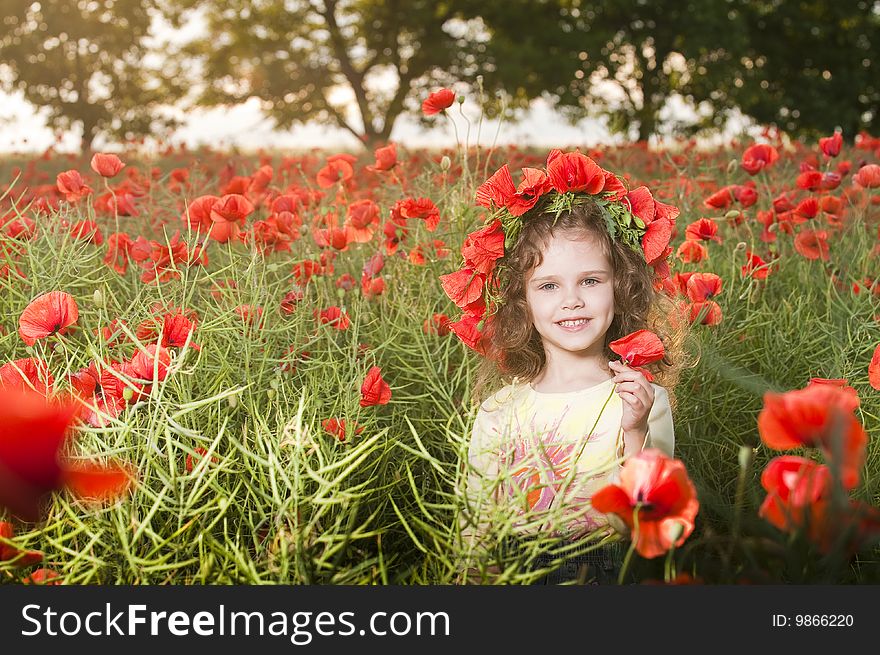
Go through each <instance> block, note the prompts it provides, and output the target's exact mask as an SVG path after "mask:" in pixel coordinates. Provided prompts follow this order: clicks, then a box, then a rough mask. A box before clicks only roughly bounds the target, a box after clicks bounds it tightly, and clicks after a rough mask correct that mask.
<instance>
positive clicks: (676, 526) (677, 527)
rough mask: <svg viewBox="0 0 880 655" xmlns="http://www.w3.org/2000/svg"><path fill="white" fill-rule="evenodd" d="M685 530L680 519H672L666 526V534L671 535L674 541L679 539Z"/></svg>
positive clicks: (670, 537) (671, 539) (670, 538)
mask: <svg viewBox="0 0 880 655" xmlns="http://www.w3.org/2000/svg"><path fill="white" fill-rule="evenodd" d="M682 532H684V526H683V525H682V524H681V522H680V521H671V522H670V523H669V525H668V527H667V528H666V536H667V537H669V540H670V541H671V542H672V543H675V542H676V541H678V539H679V537H681V533H682Z"/></svg>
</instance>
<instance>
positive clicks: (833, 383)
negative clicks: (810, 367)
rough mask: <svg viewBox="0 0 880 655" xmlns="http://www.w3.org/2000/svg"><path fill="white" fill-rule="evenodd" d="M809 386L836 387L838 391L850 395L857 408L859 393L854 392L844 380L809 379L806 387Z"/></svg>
mask: <svg viewBox="0 0 880 655" xmlns="http://www.w3.org/2000/svg"><path fill="white" fill-rule="evenodd" d="M811 384H828V385H831V386H832V387H837V388H838V389H842V390H843V391H845V392H846V393H848V394H851V395H852V397H853V404H854V405H855V406H856V407H858V405H859V402H860V400H859V392H858V391H856V390H855V389H854V388H853V387H851V386H849V383H848V382H847V380H846V378H810V381H809V382H807V386H809V385H811Z"/></svg>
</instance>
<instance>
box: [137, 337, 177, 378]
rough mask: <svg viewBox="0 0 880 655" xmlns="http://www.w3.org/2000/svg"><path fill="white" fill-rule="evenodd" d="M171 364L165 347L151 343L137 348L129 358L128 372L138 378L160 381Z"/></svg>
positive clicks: (166, 373) (169, 355)
mask: <svg viewBox="0 0 880 655" xmlns="http://www.w3.org/2000/svg"><path fill="white" fill-rule="evenodd" d="M169 366H171V353H169V352H168V349H167V348H163V347H162V346H156V344H154V343H151V344H149V345H147V346H145V347H144V348H141V349H139V350H138V351H137V352H136V353H135V354H134V356H133V357H132V358H131V363H130V365H129V369H128V372H129V373H130V374H131V376H132V377H134V378H136V379H138V380H154V381H156V380H158V381H162V380H164V379H165V377H166V376H167V375H168V367H169Z"/></svg>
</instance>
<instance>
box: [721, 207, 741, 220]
mask: <svg viewBox="0 0 880 655" xmlns="http://www.w3.org/2000/svg"><path fill="white" fill-rule="evenodd" d="M739 215H740V211H739V210H738V209H731V210H730V211H729V212H727V213H726V214H725V215H724V218H736V217H737V216H739Z"/></svg>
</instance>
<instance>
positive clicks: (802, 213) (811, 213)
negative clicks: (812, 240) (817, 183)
mask: <svg viewBox="0 0 880 655" xmlns="http://www.w3.org/2000/svg"><path fill="white" fill-rule="evenodd" d="M794 213H795V215H797V216H799V217H801V218H804V219H809V218H815V217H816V214H818V213H819V201H818V200H817V199H816V198H806V199H804V200H802V201H801V202H799V203H798V205H797V207H795V208H794Z"/></svg>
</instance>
